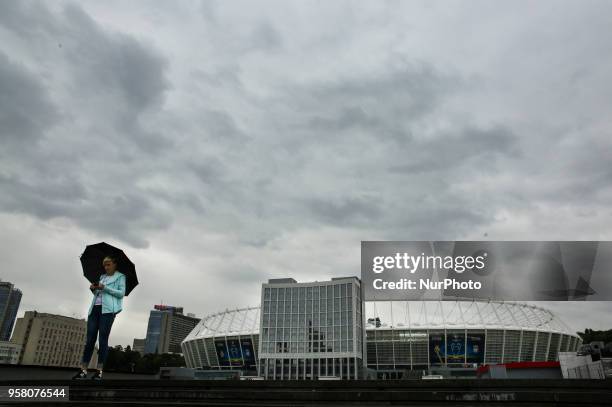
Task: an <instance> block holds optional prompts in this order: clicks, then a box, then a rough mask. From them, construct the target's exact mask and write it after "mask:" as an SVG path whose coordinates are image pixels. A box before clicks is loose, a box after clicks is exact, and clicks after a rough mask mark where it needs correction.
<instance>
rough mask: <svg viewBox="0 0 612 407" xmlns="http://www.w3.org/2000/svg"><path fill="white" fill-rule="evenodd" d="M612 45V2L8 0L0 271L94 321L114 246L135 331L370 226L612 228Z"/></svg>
mask: <svg viewBox="0 0 612 407" xmlns="http://www.w3.org/2000/svg"><path fill="white" fill-rule="evenodd" d="M611 38H612V2H610V1H571V2H570V1H558V0H555V1H497V2H491V1H471V0H468V1H461V2H459V1H441V2H435V1H430V0H427V1H411V2H408V1H397V2H395V1H389V2H382V1H377V2H370V1H361V2H357V1H347V2H342V1H334V2H329V1H286V0H282V1H277V2H264V1H258V2H257V3H254V2H251V1H245V2H238V1H218V2H217V1H204V2H198V1H172V2H167V1H131V2H125V1H105V2H99V1H91V2H88V1H79V2H67V1H54V2H31V1H2V2H0V137H1V141H2V144H1V146H0V225H1V227H0V241H1V243H2V244H1V246H0V257H1V258H2V272H1V273H0V278H2V279H3V280H8V281H11V282H13V283H14V284H15V285H16V286H17V287H18V288H20V289H21V290H22V291H23V294H24V295H23V300H22V303H21V308H20V312H19V315H20V316H21V315H23V312H24V311H26V310H34V309H35V310H38V311H42V312H52V313H59V314H63V315H73V316H77V317H85V314H86V311H87V309H88V306H89V302H90V299H91V293H90V292H89V290H88V284H89V283H88V282H87V281H86V280H85V279H84V278H83V277H82V271H81V266H80V263H79V255H80V254H81V253H82V251H83V249H84V247H85V245H86V244H91V243H95V242H99V241H106V242H109V243H111V244H114V245H117V246H120V247H122V248H123V249H124V250H125V252H126V253H127V254H128V255H129V256H130V257H131V258H132V260H133V261H134V262H135V263H136V266H137V270H138V273H139V279H140V281H141V284H140V285H139V286H138V287H137V288H136V289H135V290H134V292H133V293H132V294H131V295H130V296H129V297H127V298H126V299H125V301H124V312H122V314H120V316H119V317H118V318H117V320H116V322H115V326H114V329H113V332H112V334H111V338H110V342H111V344H113V345H114V344H123V345H126V344H128V343H131V342H132V339H133V338H134V337H139V338H140V337H144V336H145V333H146V325H147V318H148V312H149V310H150V309H151V307H152V305H153V304H156V303H160V302H163V303H166V304H173V305H180V306H183V307H185V312H194V313H196V314H197V315H198V316H203V315H205V314H207V313H212V312H216V311H220V310H223V309H225V308H235V307H242V306H249V305H257V304H258V302H259V295H260V283H261V282H263V281H265V280H266V279H268V278H271V277H284V276H293V277H294V278H296V279H297V280H300V281H310V280H324V279H329V278H330V277H333V276H342V275H358V274H359V262H360V256H359V251H360V241H361V240H429V239H440V240H454V239H476V240H478V239H491V240H507V239H515V240H582V239H593V240H612V230H611V227H612V207H611V206H610V202H612V164H611V162H612V121H611V118H612V116H611V115H610V108H611V104H612V43H611V41H610V39H611ZM552 306H553V307H554V309H555V310H556V311H557V312H559V313H561V314H562V317H563V319H564V320H565V321H566V322H567V323H568V324H569V325H570V326H571V327H572V328H574V329H576V330H579V329H580V330H582V329H584V328H586V327H592V328H600V329H604V328H612V316H611V315H612V313H611V312H610V311H612V304H610V303H591V304H587V303H581V304H580V305H579V306H577V305H575V304H571V303H557V304H552Z"/></svg>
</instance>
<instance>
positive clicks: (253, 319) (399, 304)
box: [184, 301, 575, 341]
mask: <svg viewBox="0 0 612 407" xmlns="http://www.w3.org/2000/svg"><path fill="white" fill-rule="evenodd" d="M365 308H366V312H365V315H366V321H367V320H370V322H368V323H366V329H367V330H373V329H376V330H384V329H414V330H421V329H449V330H450V329H509V330H513V329H516V330H521V329H525V330H537V331H547V332H557V333H563V334H568V335H573V336H575V333H574V332H573V331H572V330H571V329H570V328H569V327H568V326H567V325H566V324H565V323H564V322H563V321H561V320H560V319H559V318H558V317H557V316H556V315H555V314H553V313H552V312H551V311H550V310H547V309H545V308H542V307H538V306H535V305H531V304H524V303H517V302H496V301H489V302H482V301H366V306H365ZM259 312H260V307H249V308H240V309H233V310H230V309H227V310H225V311H222V312H218V313H216V314H211V315H208V316H205V317H204V318H202V320H201V321H200V323H198V325H197V326H196V327H195V328H194V329H193V330H192V331H191V332H190V333H189V335H188V336H187V337H186V338H185V340H184V341H189V340H193V339H198V338H210V337H219V336H232V335H252V334H258V333H259ZM376 317H378V318H379V319H380V322H379V326H378V327H377V326H376V321H375V320H373V319H375V318H376Z"/></svg>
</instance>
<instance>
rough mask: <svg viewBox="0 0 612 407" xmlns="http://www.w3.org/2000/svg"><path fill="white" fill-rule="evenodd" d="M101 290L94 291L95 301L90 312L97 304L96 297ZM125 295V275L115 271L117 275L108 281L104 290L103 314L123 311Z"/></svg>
mask: <svg viewBox="0 0 612 407" xmlns="http://www.w3.org/2000/svg"><path fill="white" fill-rule="evenodd" d="M99 291H100V290H93V295H94V297H93V299H92V300H91V305H90V306H89V312H87V315H89V314H91V310H92V309H93V306H94V304H95V302H96V295H97V294H98V292H99ZM124 295H125V274H123V273H121V272H119V271H115V273H114V274H113V275H112V276H111V277H110V278H109V279H108V280H107V281H106V284H105V285H104V289H103V290H102V313H103V314H108V313H111V312H112V313H115V312H120V311H121V309H122V302H123V296H124Z"/></svg>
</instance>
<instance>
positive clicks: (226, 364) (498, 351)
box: [181, 278, 581, 379]
mask: <svg viewBox="0 0 612 407" xmlns="http://www.w3.org/2000/svg"><path fill="white" fill-rule="evenodd" d="M283 281H284V282H283ZM275 283H276V284H275ZM275 287H276V288H278V289H279V290H274V288H275ZM328 287H332V288H331V289H329V288H328ZM335 287H338V288H335ZM357 287H359V280H358V279H356V278H354V280H351V279H334V280H332V281H330V282H317V283H296V282H295V281H294V280H291V281H289V280H277V281H276V282H275V281H274V280H271V281H270V282H269V283H268V284H264V286H263V287H262V304H263V307H264V313H263V314H261V313H260V310H261V308H260V307H252V308H243V309H236V310H226V311H223V312H220V313H216V314H212V315H209V316H206V317H204V318H202V320H201V321H200V323H199V324H198V325H197V326H196V327H195V328H194V329H193V331H191V332H190V334H189V335H188V336H187V337H186V338H185V340H184V341H183V342H182V344H181V347H182V350H183V353H184V355H185V360H186V363H187V366H188V367H192V368H201V369H219V370H225V369H237V370H242V371H243V372H246V374H249V375H259V376H263V377H266V378H269V379H309V378H317V377H321V376H334V377H338V378H343V379H353V378H358V377H366V375H367V376H370V377H371V375H370V374H368V372H370V373H371V372H374V373H375V376H378V377H394V378H400V377H402V376H403V375H405V374H409V372H411V371H432V370H436V369H440V368H441V369H448V370H452V369H457V370H460V369H468V370H469V369H473V370H475V369H476V368H477V367H478V366H480V365H484V364H496V363H508V362H522V361H556V360H558V354H559V352H566V351H575V350H577V349H578V347H579V346H580V344H581V340H580V338H579V337H578V336H577V335H576V334H574V333H572V332H571V330H570V329H569V327H568V326H567V325H565V324H564V323H563V322H562V321H561V320H560V319H559V318H558V316H556V315H555V314H554V313H553V312H551V311H550V310H547V309H545V308H542V307H539V306H535V305H531V304H524V303H515V302H499V301H487V302H483V301H376V302H361V296H360V290H358V289H357ZM281 288H282V290H280V289H281ZM302 288H304V290H303V291H301V289H302ZM266 290H267V291H266ZM328 290H329V291H328ZM275 291H276V292H275ZM281 291H282V297H281ZM273 292H275V294H273ZM315 292H318V295H316V296H315V294H314V293H315ZM308 293H310V294H308ZM323 293H325V297H322V294H323ZM328 293H329V295H328ZM301 295H303V296H304V297H301ZM293 296H296V297H293ZM293 298H296V299H295V301H294V300H293ZM315 303H318V304H317V305H318V306H317V307H315V305H314V304H315ZM294 304H295V308H294ZM343 304H345V305H344V307H343ZM349 304H350V305H349ZM359 304H361V306H360V305H359ZM273 310H274V311H273ZM358 310H361V312H362V313H363V315H364V317H363V318H362V317H361V313H359V312H356V311H358ZM272 316H273V317H274V318H273V319H274V320H275V322H274V323H271V322H270V321H271V318H272ZM351 324H352V325H353V326H352V327H351ZM362 324H363V326H364V327H365V329H363V328H361V326H362ZM349 328H350V329H349ZM360 331H361V332H360ZM261 332H263V335H260V333H261ZM349 332H350V333H349ZM361 341H362V343H361V344H360V343H359V342H361ZM363 344H365V346H362V345H363ZM364 361H365V363H364ZM382 374H384V376H382Z"/></svg>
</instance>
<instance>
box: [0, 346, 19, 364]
mask: <svg viewBox="0 0 612 407" xmlns="http://www.w3.org/2000/svg"><path fill="white" fill-rule="evenodd" d="M20 353H21V345H18V344H16V343H13V342H9V341H0V364H2V365H16V364H17V363H18V362H19V354H20Z"/></svg>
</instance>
